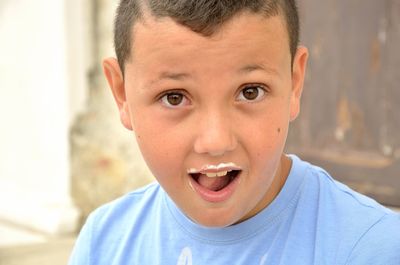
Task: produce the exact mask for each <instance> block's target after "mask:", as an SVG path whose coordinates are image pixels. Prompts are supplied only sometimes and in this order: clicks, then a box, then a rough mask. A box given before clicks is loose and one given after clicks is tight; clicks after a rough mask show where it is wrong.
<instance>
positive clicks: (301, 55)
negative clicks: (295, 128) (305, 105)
mask: <svg viewBox="0 0 400 265" xmlns="http://www.w3.org/2000/svg"><path fill="white" fill-rule="evenodd" d="M307 61H308V50H307V48H306V47H304V46H299V47H298V48H297V52H296V55H295V58H294V60H293V70H292V97H291V101H290V121H294V120H295V119H296V118H297V116H298V115H299V112H300V99H301V94H302V93H303V85H304V79H305V74H306V68H307Z"/></svg>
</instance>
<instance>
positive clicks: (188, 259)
mask: <svg viewBox="0 0 400 265" xmlns="http://www.w3.org/2000/svg"><path fill="white" fill-rule="evenodd" d="M192 264H193V262H192V250H191V249H190V248H189V247H185V248H184V249H182V252H181V255H179V258H178V263H177V264H176V265H192Z"/></svg>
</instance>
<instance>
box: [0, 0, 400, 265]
mask: <svg viewBox="0 0 400 265" xmlns="http://www.w3.org/2000/svg"><path fill="white" fill-rule="evenodd" d="M117 2H118V1H117V0H68V1H67V0H35V1H32V0H0V88H1V92H2V94H3V96H2V97H0V121H1V123H0V265H3V264H4V265H5V264H7V265H13V264H41V265H45V264H52V265H57V264H65V263H66V261H67V258H68V255H69V253H70V251H71V247H72V244H73V242H74V239H75V236H76V233H77V232H78V231H79V229H80V227H81V225H82V223H83V222H84V220H85V218H86V217H87V215H88V214H89V213H90V212H91V211H92V210H93V209H95V208H96V207H98V206H99V205H101V204H103V203H105V202H108V201H110V200H112V199H114V198H116V197H117V196H120V195H122V194H124V193H126V192H128V191H130V190H132V189H135V188H137V187H139V186H142V185H144V184H146V183H148V182H150V181H152V180H153V177H152V176H151V174H150V172H149V171H148V169H147V167H146V166H145V164H144V162H143V160H142V158H141V155H140V153H139V151H138V149H137V146H136V143H135V139H134V137H133V136H132V135H131V134H130V133H129V132H128V131H127V130H125V129H124V128H123V127H122V126H121V125H120V123H119V117H118V113H117V109H116V106H115V104H114V102H113V99H112V96H111V93H110V92H109V90H108V87H107V85H106V81H105V79H104V77H103V75H102V70H101V61H102V59H103V58H105V57H108V56H114V51H113V46H112V25H113V16H114V12H115V8H116V5H117ZM298 2H299V8H300V14H301V20H302V37H301V42H302V43H303V44H304V45H306V46H307V47H308V48H309V50H310V62H309V65H308V73H307V77H306V84H305V91H304V95H303V102H302V111H301V115H300V117H299V119H298V120H297V121H296V122H294V123H293V124H292V128H291V132H290V135H289V139H288V145H287V152H289V153H296V154H298V155H299V156H300V157H302V158H303V159H306V160H310V161H312V162H314V163H316V164H318V165H321V166H322V167H324V168H325V169H327V170H328V171H329V172H330V173H331V174H332V175H333V177H334V178H336V179H338V180H340V181H343V182H345V183H346V184H348V185H349V186H351V187H352V188H354V189H356V190H358V191H360V192H362V193H364V194H367V195H369V196H371V197H373V198H375V199H376V200H378V201H380V202H381V203H383V204H385V205H388V206H390V207H400V192H399V190H400V174H399V172H400V161H399V160H400V136H399V133H398V131H399V130H400V104H398V103H399V102H400V87H399V84H400V52H399V48H398V47H400V1H398V0H384V1H382V0H381V1H377V0H364V1H357V0H325V1H319V0H299V1H298Z"/></svg>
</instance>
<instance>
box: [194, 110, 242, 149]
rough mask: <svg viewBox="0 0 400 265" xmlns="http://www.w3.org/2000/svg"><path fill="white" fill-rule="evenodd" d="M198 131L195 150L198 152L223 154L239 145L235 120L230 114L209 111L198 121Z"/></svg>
mask: <svg viewBox="0 0 400 265" xmlns="http://www.w3.org/2000/svg"><path fill="white" fill-rule="evenodd" d="M196 131H197V134H196V139H195V143H194V151H195V152H196V153H198V154H208V155H211V156H222V155H224V154H225V153H227V152H230V151H233V150H234V149H235V148H236V146H237V139H236V136H235V134H234V131H233V121H232V119H231V118H229V116H228V115H224V114H222V113H218V112H208V113H207V114H206V115H204V116H203V117H201V118H200V120H199V121H198V123H197V126H196Z"/></svg>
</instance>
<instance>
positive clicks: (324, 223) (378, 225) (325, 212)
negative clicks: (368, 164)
mask: <svg viewBox="0 0 400 265" xmlns="http://www.w3.org/2000/svg"><path fill="white" fill-rule="evenodd" d="M302 163H305V164H306V167H307V171H306V172H307V173H306V174H305V176H304V182H303V185H302V189H301V190H302V192H301V198H300V200H299V201H303V203H302V204H301V205H300V207H301V208H302V209H304V212H303V213H304V215H308V216H309V217H310V216H311V218H312V219H316V220H318V221H317V223H316V224H315V225H316V227H318V230H319V231H322V232H323V234H324V236H323V237H324V242H325V243H324V245H329V242H330V241H331V240H332V241H335V242H341V243H340V244H339V245H337V244H336V245H337V246H338V250H339V249H340V248H343V253H347V255H346V256H347V258H346V260H347V263H346V264H399V263H398V262H400V214H399V213H396V212H394V211H392V210H390V209H388V208H386V207H384V206H382V205H381V204H380V203H378V202H376V201H375V200H374V199H372V198H369V197H367V196H365V195H363V194H360V193H358V192H356V191H354V190H352V189H351V188H349V187H348V186H346V185H345V184H343V183H340V182H338V181H336V180H334V178H332V177H331V176H330V175H329V173H327V172H326V171H325V170H324V169H321V168H320V167H318V166H315V165H311V164H309V163H306V162H302ZM345 249H346V250H345ZM371 253H376V254H377V255H375V254H373V255H371ZM374 258H376V260H374V261H372V260H371V259H374ZM383 258H384V259H385V260H383ZM382 262H383V263H382Z"/></svg>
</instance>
